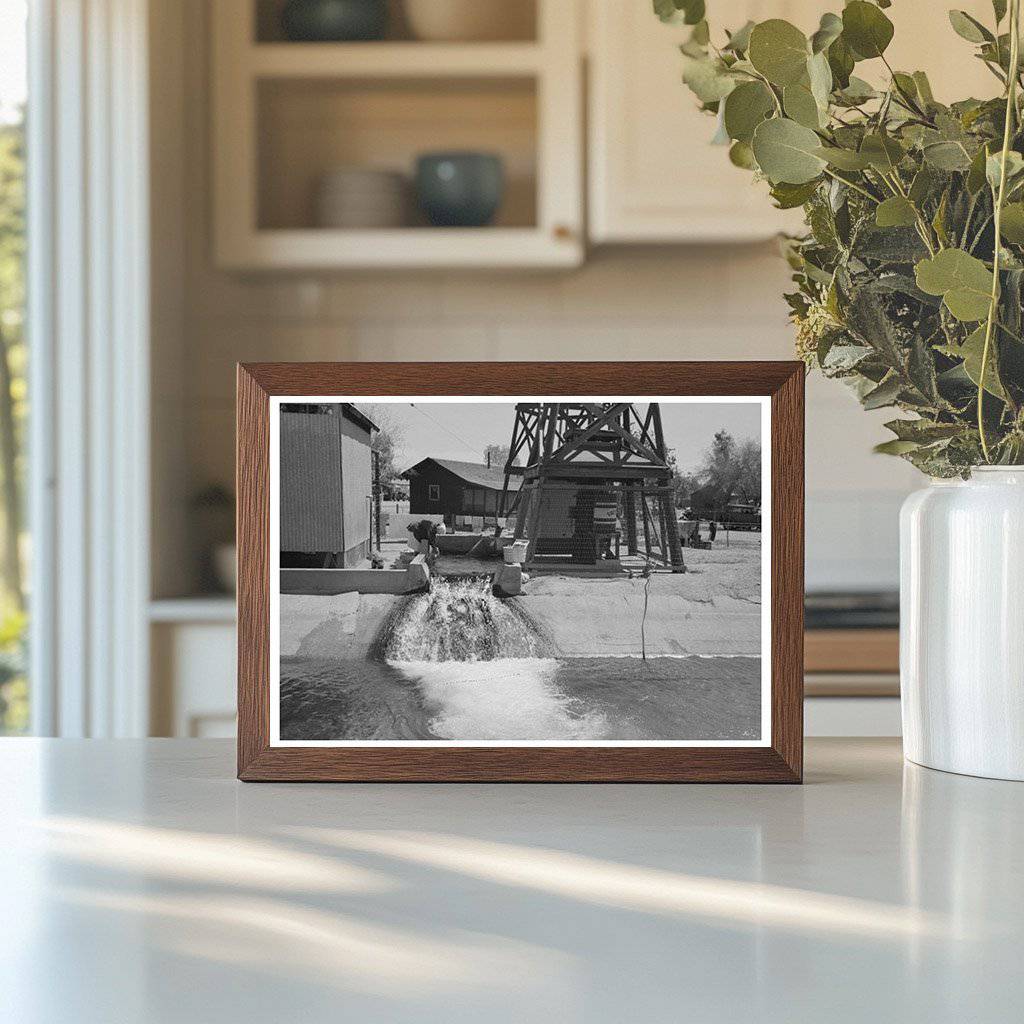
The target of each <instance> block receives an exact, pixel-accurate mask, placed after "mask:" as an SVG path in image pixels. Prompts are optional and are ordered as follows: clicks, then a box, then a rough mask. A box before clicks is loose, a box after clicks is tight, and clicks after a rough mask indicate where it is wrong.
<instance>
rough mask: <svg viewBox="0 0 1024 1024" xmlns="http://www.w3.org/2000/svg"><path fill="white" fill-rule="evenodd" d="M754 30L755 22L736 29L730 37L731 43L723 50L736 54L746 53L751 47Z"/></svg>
mask: <svg viewBox="0 0 1024 1024" xmlns="http://www.w3.org/2000/svg"><path fill="white" fill-rule="evenodd" d="M753 30H754V22H752V21H748V22H746V23H745V24H744V25H743V26H742V27H740V28H738V29H736V31H735V32H733V33H732V35H730V36H729V42H727V43H726V44H725V46H723V47H722V49H723V50H732V51H733V52H734V53H746V52H747V47H749V46H750V33H751V32H753Z"/></svg>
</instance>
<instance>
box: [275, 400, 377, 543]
mask: <svg viewBox="0 0 1024 1024" xmlns="http://www.w3.org/2000/svg"><path fill="white" fill-rule="evenodd" d="M354 411H355V410H350V409H349V408H348V407H345V406H342V407H339V408H338V409H337V411H336V412H335V411H334V410H332V411H331V412H330V413H322V412H313V411H308V412H307V411H302V412H290V411H287V410H286V409H283V410H282V411H281V414H280V417H281V419H280V438H281V459H280V485H281V486H280V490H281V506H280V535H281V536H280V549H281V550H282V551H291V552H306V553H319V552H326V553H334V554H342V553H344V554H345V555H346V559H345V560H346V562H348V561H349V560H350V559H358V558H359V557H362V556H363V555H364V554H365V553H366V550H367V549H368V547H369V542H370V502H369V497H370V491H371V484H372V480H371V454H370V437H371V433H370V431H371V429H373V424H372V423H371V422H370V421H369V420H368V419H366V417H365V416H363V415H362V414H359V415H355V416H354V415H351V414H350V412H354Z"/></svg>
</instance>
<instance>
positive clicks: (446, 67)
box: [245, 43, 543, 78]
mask: <svg viewBox="0 0 1024 1024" xmlns="http://www.w3.org/2000/svg"><path fill="white" fill-rule="evenodd" d="M245 60H246V64H247V65H248V66H249V69H250V71H251V73H252V74H253V75H254V76H255V77H257V78H295V77H306V78H310V77H324V78H359V77H367V76H380V77H382V78H394V77H398V78H408V77H410V76H419V77H434V76H437V77H442V78H452V77H459V76H462V75H475V76H492V75H493V76H501V75H531V74H536V73H537V72H538V71H539V70H540V68H541V62H542V60H543V51H542V50H541V49H540V48H539V47H538V46H537V45H536V44H534V43H474V44H467V43H268V44H264V45H262V46H253V47H250V48H249V49H248V51H247V53H246V58H245Z"/></svg>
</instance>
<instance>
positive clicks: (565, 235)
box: [551, 224, 573, 242]
mask: <svg viewBox="0 0 1024 1024" xmlns="http://www.w3.org/2000/svg"><path fill="white" fill-rule="evenodd" d="M551 233H552V234H553V235H554V236H555V238H557V239H558V240H559V241H560V242H568V241H571V239H572V237H573V230H572V228H571V227H569V225H568V224H556V225H555V226H554V227H553V228H552V229H551Z"/></svg>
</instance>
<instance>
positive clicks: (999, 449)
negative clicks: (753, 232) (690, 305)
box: [654, 0, 1024, 477]
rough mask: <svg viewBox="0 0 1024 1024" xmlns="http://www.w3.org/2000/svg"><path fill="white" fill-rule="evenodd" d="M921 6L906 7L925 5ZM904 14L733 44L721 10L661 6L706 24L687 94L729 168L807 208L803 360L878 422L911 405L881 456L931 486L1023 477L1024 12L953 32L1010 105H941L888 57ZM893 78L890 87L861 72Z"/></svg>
mask: <svg viewBox="0 0 1024 1024" xmlns="http://www.w3.org/2000/svg"><path fill="white" fill-rule="evenodd" d="M908 2H909V0H908ZM890 6H891V0H875V2H868V0H852V2H850V3H847V4H846V6H845V7H844V8H843V10H842V12H841V13H840V14H835V13H828V14H825V15H823V16H822V18H821V22H820V24H819V26H818V28H817V30H816V31H815V32H813V33H812V34H811V35H810V36H809V37H808V36H807V35H805V34H804V33H803V32H802V31H801V30H800V29H799V28H797V27H796V26H794V25H792V24H790V23H789V22H787V21H783V20H781V19H778V18H772V19H769V20H767V21H762V22H759V23H756V24H755V23H754V22H748V23H747V24H745V25H743V26H742V27H740V28H737V29H736V30H734V31H731V32H728V31H727V32H725V36H724V38H723V39H721V40H719V43H718V44H716V43H715V42H713V41H712V33H711V30H710V27H709V24H708V21H707V18H706V10H705V0H654V10H655V13H656V14H657V15H658V16H659V17H660V18H661V19H662V20H663V21H670V22H679V23H682V24H686V25H689V26H691V28H690V33H689V39H688V40H687V41H686V42H685V43H684V44H683V45H682V47H681V50H682V54H683V61H684V67H683V80H684V81H685V83H686V84H687V86H689V88H690V89H691V91H692V92H693V93H694V95H695V96H696V97H697V100H698V101H699V102H700V104H701V107H702V109H703V110H705V111H707V112H708V113H709V114H712V115H715V116H716V117H717V119H718V132H717V135H716V141H718V142H722V143H726V144H728V145H729V158H730V160H731V161H732V162H733V163H734V164H736V165H738V166H740V167H743V168H747V169H749V170H751V171H753V172H754V174H755V175H756V176H757V177H759V178H762V179H765V180H767V182H768V184H769V187H770V193H771V197H772V199H773V200H774V202H775V204H776V205H777V206H778V207H780V208H783V209H785V208H791V207H797V206H800V207H803V211H804V214H805V220H806V223H807V228H808V230H807V233H806V234H803V235H801V236H799V237H792V238H787V239H786V244H785V250H786V256H787V258H788V260H789V262H790V265H791V266H792V268H793V281H794V283H795V285H796V290H795V291H794V292H793V293H792V294H789V295H787V296H786V299H787V301H788V303H789V306H790V309H791V314H792V318H793V320H794V322H795V324H796V329H797V350H798V353H799V355H800V356H801V358H802V359H803V360H804V361H805V362H806V363H807V365H808V367H810V368H817V369H819V370H821V372H822V373H824V374H825V375H826V376H828V377H833V378H838V379H840V380H842V381H844V382H845V383H847V384H848V385H849V386H850V387H852V388H853V390H854V391H855V392H856V394H857V396H858V398H859V399H860V401H861V404H862V405H863V406H864V408H865V409H877V408H883V407H894V408H897V409H899V410H901V412H903V413H904V414H909V415H901V416H900V417H899V418H897V419H894V420H892V422H890V423H888V424H887V426H888V428H889V429H890V430H891V431H892V433H893V434H894V435H895V437H894V439H893V440H890V441H887V442H886V443H884V444H881V445H879V446H878V448H877V450H878V451H881V452H884V453H887V454H891V455H897V456H900V457H902V458H904V459H907V460H908V461H910V462H911V463H913V464H914V465H915V466H917V467H918V468H919V469H920V470H922V471H923V472H926V473H928V474H929V475H931V476H939V477H951V476H956V475H963V476H967V475H969V473H970V470H971V467H972V466H975V465H979V464H984V463H995V464H1019V463H1021V462H1024V313H1022V305H1024V155H1022V152H1024V131H1022V128H1021V116H1020V114H1021V112H1020V101H1019V93H1020V84H1021V82H1020V67H1019V64H1020V59H1019V31H1020V30H1019V24H1020V0H1009V2H1007V0H993V3H992V18H991V21H990V22H989V24H983V23H982V22H981V21H979V20H977V19H975V18H974V17H972V16H971V15H969V14H967V13H965V12H964V11H956V10H954V11H950V12H949V20H950V24H951V28H952V30H954V31H955V32H956V33H957V34H958V35H959V36H961V37H962V38H963V39H964V40H965V41H966V42H967V43H969V44H970V45H971V46H972V47H973V48H974V57H975V58H977V59H978V60H980V61H982V62H983V64H984V66H985V67H986V68H987V69H988V70H989V71H990V72H991V73H992V76H993V78H994V79H995V82H994V83H993V84H994V85H996V86H997V91H998V95H997V96H995V97H993V98H988V99H975V98H973V97H971V98H965V99H962V100H959V101H957V102H955V103H951V104H949V105H947V104H944V103H940V102H938V101H937V100H936V99H935V97H934V96H933V94H932V89H931V86H930V84H929V81H928V78H927V76H926V75H925V74H924V73H923V72H921V71H899V70H895V69H893V68H892V67H891V66H890V64H889V61H888V60H887V58H886V51H887V49H888V47H889V44H890V43H891V41H892V38H893V34H894V29H893V24H892V22H891V21H890V20H889V18H888V17H887V15H886V14H885V9H886V8H889V7H890ZM866 62H874V63H875V64H877V66H878V69H879V72H880V75H879V76H872V77H876V80H884V81H886V82H887V84H886V85H885V86H884V87H880V88H875V87H873V86H872V85H870V84H869V83H868V82H867V81H865V80H864V79H863V78H861V77H859V76H858V75H857V74H856V73H855V72H856V71H858V70H860V65H862V64H865V63H866Z"/></svg>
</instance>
